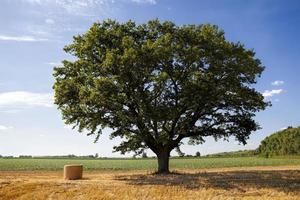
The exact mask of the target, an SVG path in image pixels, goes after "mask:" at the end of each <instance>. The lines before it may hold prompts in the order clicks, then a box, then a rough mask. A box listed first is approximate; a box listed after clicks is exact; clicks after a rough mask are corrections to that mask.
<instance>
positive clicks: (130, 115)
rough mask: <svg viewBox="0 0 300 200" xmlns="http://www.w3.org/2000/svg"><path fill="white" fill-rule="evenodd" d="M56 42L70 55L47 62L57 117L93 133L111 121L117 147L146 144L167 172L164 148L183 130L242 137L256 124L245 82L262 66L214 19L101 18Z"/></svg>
mask: <svg viewBox="0 0 300 200" xmlns="http://www.w3.org/2000/svg"><path fill="white" fill-rule="evenodd" d="M64 50H65V51H66V52H67V53H70V54H71V55H73V56H74V57H75V58H76V59H75V60H73V61H67V60H64V61H63V62H62V66H59V67H56V68H55V69H54V77H55V84H54V90H55V103H56V104H57V105H58V108H59V109H60V110H61V112H62V116H63V119H64V121H65V123H66V124H72V125H74V126H75V127H78V130H79V131H80V132H82V131H83V130H87V131H88V132H89V133H88V135H91V134H95V139H96V141H97V140H98V139H99V136H100V134H101V133H102V129H104V128H106V127H109V128H111V129H112V133H111V138H115V137H121V138H123V142H121V143H120V144H119V145H118V146H116V147H114V150H115V151H120V152H121V153H123V154H124V153H126V152H129V151H134V152H135V153H137V154H141V153H142V152H143V151H144V149H147V148H150V149H151V150H152V151H153V152H154V153H155V154H156V155H157V158H158V173H168V172H169V157H170V152H171V151H172V150H173V149H174V148H177V147H179V146H180V145H181V144H182V142H181V141H182V140H183V139H184V138H189V139H190V140H189V144H200V143H203V142H204V141H205V137H207V136H212V137H214V138H215V139H220V138H228V137H230V136H234V137H235V138H236V139H237V140H238V141H239V142H241V143H243V144H246V140H247V139H248V138H249V135H250V133H251V132H252V131H256V130H257V129H258V128H259V126H258V124H257V123H256V122H255V121H254V120H253V117H254V116H255V112H257V111H260V110H263V109H265V107H266V106H267V105H268V103H265V102H264V97H263V96H262V94H260V93H259V92H257V91H256V90H255V89H254V87H253V86H254V84H255V83H256V79H257V77H259V76H260V75H261V73H262V71H263V70H264V67H263V66H262V65H261V62H260V60H259V59H257V58H255V53H254V51H253V50H248V49H246V48H245V47H244V46H243V45H242V44H241V43H239V42H238V43H233V42H229V41H227V40H226V39H225V36H224V32H223V31H222V30H220V29H219V28H218V27H217V26H214V25H209V24H205V25H183V26H176V25H175V24H174V23H172V22H169V21H166V22H160V21H158V20H152V21H149V22H148V23H146V24H140V25H136V24H135V23H134V22H132V21H129V22H126V23H122V24H121V23H118V22H116V21H112V20H106V21H103V22H99V23H95V24H94V25H92V27H91V28H90V29H89V30H88V31H87V32H86V33H85V34H83V35H78V36H75V37H74V40H73V43H72V44H70V45H68V46H66V47H65V48H64Z"/></svg>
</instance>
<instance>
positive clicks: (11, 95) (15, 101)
mask: <svg viewBox="0 0 300 200" xmlns="http://www.w3.org/2000/svg"><path fill="white" fill-rule="evenodd" d="M53 106H54V104H53V94H51V93H33V92H26V91H13V92H4V93H0V108H1V109H9V110H16V109H17V110H19V109H23V108H28V107H53Z"/></svg>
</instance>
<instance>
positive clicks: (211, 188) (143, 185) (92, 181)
mask: <svg viewBox="0 0 300 200" xmlns="http://www.w3.org/2000/svg"><path fill="white" fill-rule="evenodd" d="M0 199H1V200H14V199H17V200H19V199H37V200H38V199H43V200H44V199H49V200H50V199H61V200H65V199H289V200H291V199H300V168H299V166H285V167H248V168H223V169H211V170H209V169H202V170H185V171H178V172H176V173H173V174H170V175H166V176H165V175H153V174H152V173H151V172H149V171H135V172H133V171H127V172H124V171H88V172H85V173H84V179H83V180H77V181H65V180H63V179H62V172H58V171H15V172H14V171H2V172H1V173H0Z"/></svg>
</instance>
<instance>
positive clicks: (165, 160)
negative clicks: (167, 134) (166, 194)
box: [157, 150, 170, 174]
mask: <svg viewBox="0 0 300 200" xmlns="http://www.w3.org/2000/svg"><path fill="white" fill-rule="evenodd" d="M169 158H170V152H169V151H167V150H163V151H161V152H159V153H158V154H157V161H158V171H157V173H158V174H167V173H170V171H169Z"/></svg>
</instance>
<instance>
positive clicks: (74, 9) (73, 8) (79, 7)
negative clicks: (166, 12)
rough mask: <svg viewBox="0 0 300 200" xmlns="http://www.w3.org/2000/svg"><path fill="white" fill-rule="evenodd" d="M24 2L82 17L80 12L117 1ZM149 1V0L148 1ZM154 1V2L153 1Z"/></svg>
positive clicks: (32, 0)
mask: <svg viewBox="0 0 300 200" xmlns="http://www.w3.org/2000/svg"><path fill="white" fill-rule="evenodd" d="M22 1H23V2H27V3H31V4H38V5H52V6H57V7H59V8H62V9H64V10H65V11H67V12H68V13H73V14H76V15H81V14H82V13H80V12H79V11H84V10H87V9H91V8H94V7H99V6H101V7H105V6H106V5H108V4H109V5H110V4H114V3H115V0H55V1H54V0H22ZM148 1H149V0H148ZM152 1H154V0H152Z"/></svg>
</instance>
